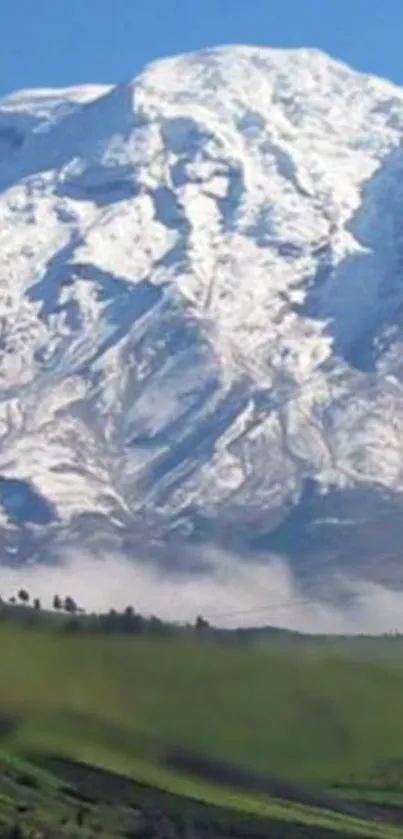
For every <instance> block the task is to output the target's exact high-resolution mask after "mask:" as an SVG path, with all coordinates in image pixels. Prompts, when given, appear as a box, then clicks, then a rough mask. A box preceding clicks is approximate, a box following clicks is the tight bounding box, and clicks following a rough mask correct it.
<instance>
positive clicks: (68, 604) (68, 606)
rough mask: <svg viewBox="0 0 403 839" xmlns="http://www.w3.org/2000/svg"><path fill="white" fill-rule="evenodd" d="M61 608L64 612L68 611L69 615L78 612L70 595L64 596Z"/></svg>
mask: <svg viewBox="0 0 403 839" xmlns="http://www.w3.org/2000/svg"><path fill="white" fill-rule="evenodd" d="M63 608H64V610H65V611H66V612H69V614H70V615H75V614H76V612H78V606H77V603H76V601H75V600H73V598H72V597H65V598H64V603H63Z"/></svg>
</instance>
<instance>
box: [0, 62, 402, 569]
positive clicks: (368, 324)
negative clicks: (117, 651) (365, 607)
mask: <svg viewBox="0 0 403 839" xmlns="http://www.w3.org/2000/svg"><path fill="white" fill-rule="evenodd" d="M402 130H403V92H402V91H401V90H400V89H399V88H396V87H395V86H393V85H391V84H388V83H386V82H382V81H378V80H376V79H373V78H371V77H366V76H363V75H360V74H357V73H355V72H354V71H352V70H351V69H349V68H347V67H345V66H344V65H341V64H338V63H337V62H334V61H333V60H331V59H329V58H328V57H327V56H325V55H323V54H322V53H320V52H317V51H312V50H287V51H281V50H263V49H258V48H255V47H241V46H239V47H224V48H221V49H217V50H206V51H204V52H202V53H197V54H191V55H185V56H180V57H178V58H174V59H166V60H164V61H162V62H157V63H155V64H153V65H151V66H149V67H148V68H146V70H145V71H144V72H143V74H142V75H141V76H139V77H138V78H137V79H135V80H134V81H133V82H130V83H125V84H122V85H118V86H114V87H112V86H111V87H108V86H107V87H104V86H101V87H99V88H98V87H88V88H82V89H77V88H71V89H67V90H64V91H63V90H61V91H37V92H35V91H33V92H25V93H22V94H17V95H14V96H12V97H9V98H7V99H5V100H3V101H2V102H1V103H0V219H1V226H0V237H1V243H2V247H1V249H0V267H1V274H0V275H1V277H2V278H3V279H2V285H1V287H0V327H1V331H0V385H1V402H0V479H1V481H2V483H0V513H1V523H2V524H1V526H2V528H3V531H2V532H3V535H4V539H3V542H4V556H5V557H6V558H7V556H8V550H9V548H10V550H12V555H13V556H14V555H15V554H16V553H17V555H18V556H21V557H27V556H32V554H33V555H35V553H36V551H38V545H39V544H40V545H41V546H42V548H41V550H44V548H43V546H44V545H50V546H52V545H54V544H55V543H57V544H58V545H59V544H64V543H65V541H66V542H68V543H70V541H71V540H73V541H74V538H75V537H76V536H77V534H79V538H80V540H83V539H84V542H85V540H89V541H91V540H92V539H93V538H98V535H99V539H100V540H101V541H102V539H104V538H106V536H105V534H107V537H108V538H112V536H111V534H112V535H113V539H116V540H117V542H118V543H119V548H120V549H121V550H127V544H129V545H131V544H132V542H131V540H132V539H137V540H140V541H141V542H142V544H143V546H144V545H145V546H146V548H145V549H146V550H147V551H148V550H149V551H150V552H151V551H152V550H154V549H155V550H157V552H158V551H160V552H161V554H162V553H163V552H164V550H165V549H166V546H167V544H168V543H169V541H170V540H173V541H174V542H175V544H176V542H178V543H179V544H181V545H183V544H184V542H185V541H186V540H189V538H191V539H196V538H200V539H201V538H205V536H206V534H208V535H209V538H217V539H218V540H219V541H222V542H224V543H227V541H228V540H229V541H230V542H231V545H232V546H234V545H235V547H236V549H237V550H240V549H241V547H240V546H242V545H243V546H244V545H245V544H247V545H250V544H251V542H253V541H254V540H255V538H257V535H259V534H260V537H261V539H263V536H264V538H265V539H266V541H264V539H263V542H262V541H260V542H259V545H260V548H261V547H262V544H263V545H264V546H265V549H267V550H276V551H280V552H281V551H282V552H285V553H286V554H287V556H289V557H293V551H294V552H295V543H294V542H293V541H292V539H293V537H292V534H294V535H295V533H299V537H298V538H299V542H300V544H302V543H303V541H304V539H305V540H306V545H307V548H306V550H307V553H309V551H311V550H312V555H313V557H314V559H315V557H316V558H318V561H319V559H320V558H321V557H322V556H323V553H324V552H326V550H327V544H328V543H327V542H326V540H325V546H326V547H324V546H323V540H322V541H321V538H319V537H317V536H316V535H314V536H313V537H312V538H311V536H309V534H312V532H314V533H315V534H317V533H318V532H319V533H321V530H320V528H321V527H324V528H325V532H326V539H328V538H329V537H328V527H329V526H328V524H326V526H325V525H323V524H320V522H323V521H324V520H326V522H328V521H329V520H332V521H333V520H334V519H336V520H340V521H342V524H341V525H340V528H339V531H338V532H342V533H343V538H341V539H340V540H339V541H340V545H339V544H338V548H337V549H338V550H343V548H342V547H340V546H343V545H345V544H347V543H348V539H349V538H350V537H349V534H350V533H351V526H350V528H349V526H348V525H347V524H346V523H345V520H347V518H348V516H347V513H348V514H349V515H350V514H351V515H350V518H351V517H352V520H353V522H355V523H357V522H358V521H359V522H362V520H363V519H362V516H363V510H364V514H366V512H365V511H367V510H370V511H371V516H373V515H374V509H375V510H376V509H377V504H378V500H379V492H381V494H382V493H383V494H385V493H386V495H387V497H388V498H390V499H391V501H390V503H391V505H392V507H391V508H390V509H392V508H393V510H397V511H398V512H399V516H400V510H401V507H400V503H401V500H400V499H401V498H402V497H403V496H402V493H403V458H402V452H401V437H402V433H403V428H402V420H401V417H402V416H403V411H402V408H403V405H402V392H401V383H402V384H403V372H402V371H401V365H400V360H399V359H400V346H401V342H400V329H401V316H400V312H401V311H402V300H401V292H400V281H399V277H400V272H401V258H402V257H401V255H402V253H403V251H402V242H403V230H402V225H401V222H400V206H401V198H402V196H401V192H402V183H403V182H402V176H401V170H402V165H403V163H402V153H401V136H402ZM379 488H381V490H380V489H379ZM377 493H378V494H377ZM384 497H385V495H382V498H383V499H384ZM365 499H367V500H365ZM368 499H369V500H368ZM374 499H375V501H374ZM382 503H383V502H382ZM402 503H403V501H402ZM354 505H355V506H354ZM393 505H394V506H393ZM378 506H379V509H380V505H378ZM382 509H383V508H382ZM388 509H389V507H388ZM335 510H336V513H335V512H334V511H335ZM35 511H36V512H35ZM44 511H45V512H44ZM354 511H355V512H354ZM396 515H397V513H396ZM364 517H365V515H364ZM94 520H96V521H97V522H98V525H99V526H98V527H97V528H94V526H93V523H94ZM396 520H397V519H396ZM88 522H90V524H89V525H88ZM306 522H308V525H307V527H308V531H309V532H308V531H307V532H306V533H305V531H304V527H305V523H306ZM312 522H313V524H312ZM318 522H319V524H318ZM287 523H288V524H287ZM315 526H317V527H318V528H319V531H318V530H316V531H315ZM309 527H310V528H311V530H309ZM287 528H288V529H287ZM298 528H299V530H298ZM301 528H302V531H303V537H301ZM332 532H333V531H332ZM359 532H360V533H361V531H359ZM396 532H398V533H399V538H400V531H398V529H397V531H396ZM83 533H84V534H85V536H83ZM95 534H97V536H96V535H95ZM290 534H291V535H290ZM308 536H309V538H308ZM260 537H259V538H260ZM357 538H358V537H357ZM360 538H361V537H360ZM315 539H316V542H315ZM396 539H397V537H396ZM55 540H56V542H55ZM301 540H302V541H301ZM312 540H313V541H312ZM343 540H344V541H343ZM362 540H364V541H363V543H362V544H361V542H360V543H359V546H358V547H359V551H360V552H361V555H363V554H364V553H365V551H366V550H368V547H367V546H366V545H364V542H365V535H362ZM156 544H157V546H158V548H155V545H156ZM304 544H305V543H304ZM332 544H333V543H332ZM151 545H153V548H151V547H150V546H151ZM318 545H319V546H318ZM10 546H11V547H10ZM125 546H126V547H125ZM364 547H365V549H364ZM260 548H259V549H260ZM51 549H52V548H49V550H51ZM334 551H336V548H334ZM129 552H130V549H129ZM336 553H337V551H336Z"/></svg>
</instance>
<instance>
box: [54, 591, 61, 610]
mask: <svg viewBox="0 0 403 839" xmlns="http://www.w3.org/2000/svg"><path fill="white" fill-rule="evenodd" d="M53 608H54V609H56V611H60V609H61V608H62V601H61V598H60V597H59V595H58V594H55V596H54V598H53Z"/></svg>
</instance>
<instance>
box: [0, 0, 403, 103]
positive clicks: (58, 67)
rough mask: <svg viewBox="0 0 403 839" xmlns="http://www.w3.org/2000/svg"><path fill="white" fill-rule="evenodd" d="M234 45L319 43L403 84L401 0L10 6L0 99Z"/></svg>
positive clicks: (49, 0) (74, 0) (21, 2)
mask: <svg viewBox="0 0 403 839" xmlns="http://www.w3.org/2000/svg"><path fill="white" fill-rule="evenodd" d="M230 43H231V44H232V43H244V44H245V43H249V44H259V45H268V46H280V47H295V46H314V47H318V48H320V49H323V50H325V51H326V52H328V53H330V54H331V55H332V56H334V57H335V58H341V59H343V60H344V61H347V62H348V63H350V64H351V65H353V66H354V67H356V68H357V69H360V70H364V71H367V72H372V73H376V74H379V75H383V76H387V77H388V78H390V79H393V80H394V81H396V82H398V83H400V84H402V85H403V0H382V2H381V0H3V2H2V3H1V2H0V44H1V48H0V96H1V95H3V94H6V93H8V92H10V91H12V90H16V89H20V88H23V87H38V86H41V87H52V86H59V85H69V84H78V83H85V82H119V81H123V80H125V79H127V78H131V77H132V76H134V75H136V73H138V72H139V70H140V69H141V68H142V67H143V66H144V64H146V63H147V62H148V61H151V60H154V59H156V58H159V57H163V56H167V55H173V54H175V53H178V52H187V51H189V50H195V49H200V48H202V47H208V46H214V45H217V44H230Z"/></svg>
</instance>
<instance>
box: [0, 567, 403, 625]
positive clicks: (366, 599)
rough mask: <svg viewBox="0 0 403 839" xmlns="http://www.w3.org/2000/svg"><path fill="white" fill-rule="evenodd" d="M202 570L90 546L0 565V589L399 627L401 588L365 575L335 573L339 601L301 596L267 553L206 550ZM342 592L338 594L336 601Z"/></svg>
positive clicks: (235, 615)
mask: <svg viewBox="0 0 403 839" xmlns="http://www.w3.org/2000/svg"><path fill="white" fill-rule="evenodd" d="M209 559H210V562H211V571H210V573H209V574H195V573H192V574H185V573H181V574H178V573H177V574H175V575H172V574H164V573H162V572H161V571H160V570H158V569H157V568H156V567H155V566H154V565H153V564H151V563H150V564H146V563H145V562H141V563H140V562H137V563H136V562H133V561H132V562H129V561H127V560H126V559H124V558H123V557H120V556H111V555H108V556H104V557H99V556H96V555H93V554H88V553H87V554H84V553H81V554H80V555H77V554H76V555H75V556H74V557H73V558H65V559H64V561H62V562H60V563H59V564H58V565H52V566H50V565H43V564H40V565H39V564H38V565H35V566H25V567H24V568H11V567H7V566H2V567H1V568H0V592H1V593H2V595H3V597H9V596H11V595H12V594H13V593H15V592H16V591H17V590H18V588H21V587H24V588H28V589H29V591H30V593H31V595H32V597H40V598H41V600H42V601H43V604H44V605H50V604H51V602H52V598H53V595H54V594H55V593H58V594H60V595H65V594H70V595H71V596H72V597H74V599H75V600H77V602H78V603H79V604H80V605H82V606H84V607H85V608H86V609H87V611H101V610H107V609H109V608H111V607H112V606H113V607H115V608H123V607H125V606H127V605H128V604H132V605H133V606H134V607H135V608H136V609H137V610H138V611H140V612H143V613H144V614H157V615H159V616H161V617H162V618H164V619H169V620H173V621H181V622H185V621H194V619H195V617H196V616H197V615H198V614H203V615H205V616H207V617H208V618H209V619H210V620H211V621H212V622H213V623H214V624H216V625H219V626H227V627H236V626H264V625H275V626H279V627H287V628H290V629H297V630H301V631H306V632H321V633H359V632H364V633H374V634H377V633H383V632H394V631H403V593H399V592H394V591H390V590H388V589H385V588H383V587H381V586H377V585H374V584H370V583H364V582H361V583H352V582H351V581H349V580H346V579H344V580H343V579H341V580H340V581H339V591H343V590H344V592H345V594H346V598H345V603H346V605H345V606H344V605H343V606H340V605H338V606H336V605H334V603H333V604H332V603H331V602H330V600H329V602H323V601H322V602H318V601H317V602H316V601H314V600H312V599H310V598H307V597H301V595H300V594H298V592H297V591H296V589H295V585H294V582H293V578H292V575H291V572H290V571H289V569H288V567H287V565H286V564H285V563H284V562H281V561H280V560H278V559H275V558H271V559H269V560H268V561H267V562H266V563H264V564H263V563H259V564H256V563H254V564H252V563H250V562H245V560H244V561H241V560H240V559H239V558H235V557H233V556H230V555H228V554H223V553H221V552H213V553H211V554H210V555H209ZM340 602H342V598H340V596H339V598H338V603H340Z"/></svg>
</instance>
